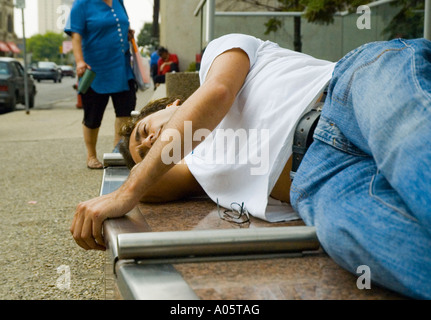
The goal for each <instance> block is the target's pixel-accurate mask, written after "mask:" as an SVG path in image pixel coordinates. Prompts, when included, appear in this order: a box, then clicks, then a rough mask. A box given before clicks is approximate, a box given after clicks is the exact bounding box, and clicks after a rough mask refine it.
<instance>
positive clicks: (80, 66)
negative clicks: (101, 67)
mask: <svg viewBox="0 0 431 320" xmlns="http://www.w3.org/2000/svg"><path fill="white" fill-rule="evenodd" d="M87 69H91V67H90V66H89V65H88V64H86V63H85V61H79V62H77V63H76V74H77V75H78V78H81V77H82V76H83V75H84V72H85V70H87Z"/></svg>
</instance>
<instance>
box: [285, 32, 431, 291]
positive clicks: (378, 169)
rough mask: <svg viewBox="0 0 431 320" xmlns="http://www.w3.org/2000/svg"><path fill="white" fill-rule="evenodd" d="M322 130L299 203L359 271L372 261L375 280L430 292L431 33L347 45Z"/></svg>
mask: <svg viewBox="0 0 431 320" xmlns="http://www.w3.org/2000/svg"><path fill="white" fill-rule="evenodd" d="M314 139H315V141H314V143H313V144H312V145H311V146H310V149H309V150H308V151H307V153H306V155H305V157H304V159H303V161H302V163H301V165H300V168H299V169H298V171H297V173H296V176H295V179H294V181H293V184H292V188H291V202H292V206H293V207H294V208H295V210H296V211H297V212H298V213H299V214H300V215H301V217H302V218H303V220H304V221H305V223H306V224H307V225H314V226H316V230H317V236H318V238H319V241H320V242H321V245H322V247H323V248H324V249H325V251H326V252H327V253H328V254H329V255H330V256H331V257H332V258H333V259H334V261H335V262H337V263H338V264H339V265H340V266H342V267H344V268H345V269H347V270H349V271H350V272H352V273H354V274H356V272H357V268H358V267H359V266H361V265H367V266H368V267H369V268H370V271H371V278H372V280H373V282H374V283H376V284H379V285H382V286H384V287H387V288H389V289H392V290H394V291H396V292H399V293H401V294H404V295H407V296H410V297H413V298H420V299H424V298H425V299H430V298H431V42H430V41H427V40H424V39H417V40H401V39H397V40H393V41H389V42H374V43H369V44H366V45H363V46H361V47H359V48H358V49H356V50H354V51H352V52H350V53H349V54H348V55H346V56H345V57H344V58H343V59H342V60H340V61H339V62H338V63H337V66H336V68H335V70H334V74H333V79H332V80H331V83H330V85H329V91H328V97H327V99H326V102H325V105H324V107H323V111H322V116H321V119H320V121H319V124H318V126H317V128H316V130H315V134H314ZM357 275H358V276H359V275H360V274H357ZM334 281H336V280H335V279H334Z"/></svg>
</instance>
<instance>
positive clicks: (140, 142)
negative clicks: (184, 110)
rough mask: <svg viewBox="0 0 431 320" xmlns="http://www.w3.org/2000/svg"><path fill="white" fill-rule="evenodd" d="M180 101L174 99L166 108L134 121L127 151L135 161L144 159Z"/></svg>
mask: <svg viewBox="0 0 431 320" xmlns="http://www.w3.org/2000/svg"><path fill="white" fill-rule="evenodd" d="M179 103H180V101H179V100H177V101H175V102H174V103H173V104H172V105H169V106H167V107H166V109H163V110H160V111H158V112H155V113H153V114H150V115H149V116H147V117H145V118H144V119H142V120H140V121H139V122H137V123H136V125H135V128H134V129H133V131H132V133H131V135H130V142H129V151H130V155H131V156H132V159H133V161H135V163H139V162H141V161H142V159H144V157H145V156H146V154H147V153H148V151H149V150H150V149H151V147H152V146H153V144H154V143H155V142H156V140H157V139H158V138H159V136H160V134H161V132H162V131H163V128H164V126H165V125H166V124H167V123H168V122H169V120H170V119H171V117H172V115H173V114H174V113H175V112H176V111H177V110H178V107H179Z"/></svg>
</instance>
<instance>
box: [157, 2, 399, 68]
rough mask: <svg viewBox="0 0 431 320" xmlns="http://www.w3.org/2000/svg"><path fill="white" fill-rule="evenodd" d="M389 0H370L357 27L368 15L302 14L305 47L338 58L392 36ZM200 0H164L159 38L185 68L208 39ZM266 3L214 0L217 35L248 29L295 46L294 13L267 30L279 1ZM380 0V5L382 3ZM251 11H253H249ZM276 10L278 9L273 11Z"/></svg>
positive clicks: (205, 11) (392, 11)
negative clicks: (329, 17) (316, 17)
mask: <svg viewBox="0 0 431 320" xmlns="http://www.w3.org/2000/svg"><path fill="white" fill-rule="evenodd" d="M389 2H390V1H376V2H375V4H376V5H371V3H373V1H372V0H370V9H371V10H370V14H369V17H367V18H368V19H369V28H361V27H360V26H359V27H358V23H361V22H362V21H363V16H361V14H357V13H351V14H347V13H343V14H338V15H336V16H335V17H334V22H333V23H332V24H328V25H326V24H314V23H309V22H307V20H306V19H305V18H302V19H301V41H302V52H304V53H306V54H309V55H312V56H315V57H316V58H320V59H326V60H330V61H337V60H338V59H340V58H341V57H342V56H344V55H345V54H346V53H347V52H349V51H350V50H352V49H354V48H356V47H358V46H360V45H361V44H363V43H367V42H371V41H378V40H387V36H386V35H385V34H384V32H383V30H384V29H385V27H386V26H387V25H388V24H389V22H390V21H391V20H392V18H393V17H394V16H395V15H396V14H397V12H398V11H399V8H398V7H395V6H392V5H391V3H389ZM200 3H201V2H200V1H199V0H160V18H161V21H160V42H161V45H164V46H166V47H168V49H169V50H170V51H172V52H175V53H177V54H178V56H179V57H180V71H185V70H186V69H187V66H188V63H190V62H192V61H194V59H195V54H197V53H199V52H200V51H201V50H202V48H204V47H205V46H206V45H207V42H208V35H207V21H208V1H207V3H206V4H205V5H204V6H203V8H202V10H201V11H200V13H199V14H198V15H197V16H195V15H194V12H195V10H196V8H197V6H198V4H200ZM259 3H263V4H264V6H256V5H255V4H254V2H252V1H248V3H245V2H244V1H240V0H215V8H214V9H215V17H214V24H213V30H212V32H213V36H214V37H215V38H217V37H219V36H221V35H224V34H228V33H245V34H249V35H252V36H255V37H258V38H261V39H263V40H270V41H274V42H276V43H278V44H280V46H282V47H284V48H288V49H292V50H293V49H294V17H293V16H288V15H286V16H282V17H281V16H277V17H278V18H279V19H280V20H281V24H280V27H279V30H278V31H276V32H271V33H269V34H265V31H266V26H265V24H266V23H267V22H268V20H269V19H271V18H272V17H273V16H272V13H273V11H271V10H268V8H269V7H274V6H277V5H278V0H262V1H259ZM377 4H378V5H377ZM245 13H247V14H248V15H246V14H245ZM274 16H275V14H274Z"/></svg>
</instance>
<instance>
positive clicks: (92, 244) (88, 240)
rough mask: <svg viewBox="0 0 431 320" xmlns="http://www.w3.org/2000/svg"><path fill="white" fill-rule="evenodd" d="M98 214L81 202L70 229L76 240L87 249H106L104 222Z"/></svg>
mask: <svg viewBox="0 0 431 320" xmlns="http://www.w3.org/2000/svg"><path fill="white" fill-rule="evenodd" d="M99 220H100V219H98V215H97V214H94V213H92V212H91V211H89V210H87V209H86V207H85V206H84V205H83V204H79V205H78V207H77V210H76V213H75V216H74V218H73V222H72V226H71V228H70V231H71V233H72V235H73V238H74V239H75V242H76V243H77V244H78V245H79V246H80V247H82V248H83V249H85V250H90V249H96V250H105V247H104V241H103V237H102V231H101V229H102V223H101V221H99Z"/></svg>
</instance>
